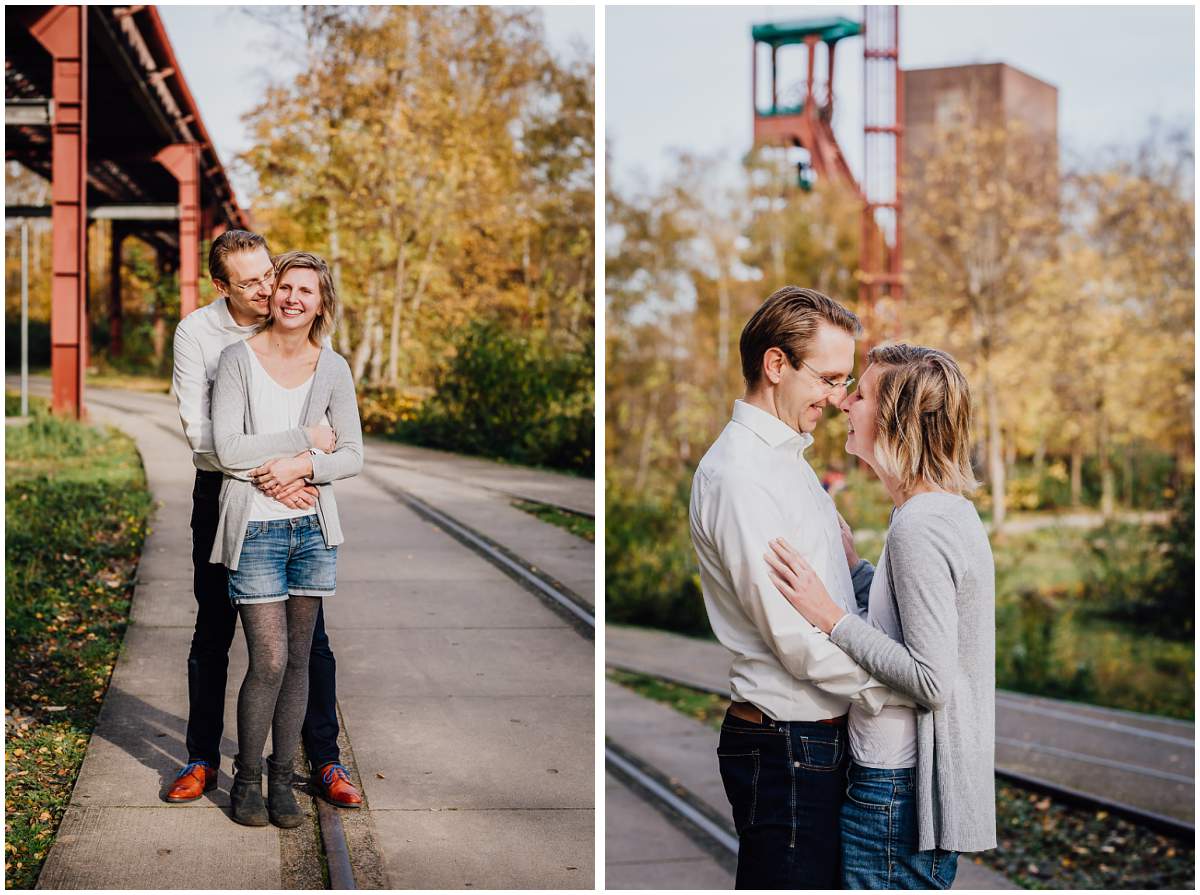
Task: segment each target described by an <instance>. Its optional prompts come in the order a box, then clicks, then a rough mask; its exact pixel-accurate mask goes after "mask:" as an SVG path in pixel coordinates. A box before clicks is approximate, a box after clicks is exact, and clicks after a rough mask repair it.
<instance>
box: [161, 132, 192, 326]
mask: <svg viewBox="0 0 1200 895" xmlns="http://www.w3.org/2000/svg"><path fill="white" fill-rule="evenodd" d="M154 160H155V161H156V162H158V163H159V164H161V165H162V166H163V167H164V168H166V169H167V170H168V171H170V172H171V173H172V174H173V175H174V176H175V179H176V180H178V181H179V319H180V320H182V319H183V318H184V317H186V316H187V315H188V314H190V313H192V311H194V310H196V305H197V304H198V303H199V299H200V145H199V144H198V143H172V144H171V145H170V146H168V147H166V148H165V149H163V150H162V151H161V152H159V153H158V155H156V156H155V157H154Z"/></svg>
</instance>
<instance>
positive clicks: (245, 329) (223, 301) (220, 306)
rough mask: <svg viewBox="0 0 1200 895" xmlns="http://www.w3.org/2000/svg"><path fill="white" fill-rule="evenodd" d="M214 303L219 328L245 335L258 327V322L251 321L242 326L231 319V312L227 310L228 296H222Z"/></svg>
mask: <svg viewBox="0 0 1200 895" xmlns="http://www.w3.org/2000/svg"><path fill="white" fill-rule="evenodd" d="M214 305H215V307H216V312H217V319H218V320H219V322H220V323H219V325H220V328H221V329H223V330H226V331H227V332H231V333H238V334H239V335H245V334H247V333H251V332H253V331H254V330H256V329H258V324H256V323H251V324H249V325H248V326H242V324H240V323H238V322H237V321H236V320H234V319H233V314H231V313H230V311H229V299H228V298H225V297H224V296H222V297H221V298H218V299H217V300H216V301H215V302H214Z"/></svg>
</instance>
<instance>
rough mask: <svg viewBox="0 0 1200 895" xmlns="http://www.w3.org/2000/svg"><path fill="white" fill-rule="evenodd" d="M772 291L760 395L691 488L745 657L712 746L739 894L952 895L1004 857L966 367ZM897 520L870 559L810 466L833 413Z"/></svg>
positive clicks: (817, 298)
mask: <svg viewBox="0 0 1200 895" xmlns="http://www.w3.org/2000/svg"><path fill="white" fill-rule="evenodd" d="M861 335H862V327H861V325H860V324H859V321H858V319H857V318H856V317H855V316H854V314H853V313H851V312H850V311H849V310H847V309H846V308H844V307H843V306H842V305H840V304H838V303H837V302H836V301H834V300H833V299H831V298H829V297H828V296H825V295H822V294H821V293H819V292H816V291H814V290H811V289H803V288H798V287H794V286H789V287H785V288H783V289H780V290H778V291H777V292H775V293H774V294H773V295H771V296H770V298H768V299H767V300H766V301H765V302H764V303H763V305H762V306H761V307H760V308H759V309H758V310H757V311H756V312H755V313H754V315H753V316H752V317H751V318H750V320H749V321H748V322H747V323H746V326H745V328H744V329H743V330H742V335H741V342H740V350H741V360H742V373H743V377H744V379H745V382H746V392H745V395H744V397H743V398H742V400H739V401H735V402H734V407H733V416H732V419H731V420H730V421H729V423H728V424H727V425H726V426H725V428H724V430H723V431H722V432H721V434H720V436H719V437H718V438H717V440H716V441H715V442H714V443H713V445H712V446H711V447H710V448H709V450H708V452H707V453H706V454H705V455H704V458H703V459H702V460H701V461H700V465H699V466H698V467H697V469H696V474H695V478H694V479H693V482H692V493H691V506H690V527H691V535H692V542H693V544H694V546H695V549H696V554H697V557H698V559H699V564H700V580H701V587H702V590H703V593H704V603H705V607H706V609H707V611H708V618H709V622H710V623H711V625H712V629H713V632H714V633H715V634H716V636H717V639H718V640H720V641H721V643H722V644H724V645H725V646H726V647H727V648H729V649H730V650H731V651H732V652H733V654H734V655H733V662H732V665H731V667H730V691H731V693H732V695H733V702H732V703H731V705H730V707H729V711H728V713H727V714H726V717H725V720H724V723H723V725H722V728H721V738H720V743H719V745H718V748H717V755H718V759H719V764H720V771H721V778H722V782H723V783H724V786H725V792H726V795H727V796H728V798H729V803H730V806H731V808H732V812H733V820H734V825H735V827H736V829H737V833H738V839H739V850H738V866H737V887H738V888H764V889H765V888H804V889H827V888H842V887H844V888H856V889H885V888H888V889H895V888H925V889H945V888H949V887H950V886H951V884H952V883H953V882H954V877H955V871H956V866H957V860H958V855H959V853H962V852H975V851H982V850H985V849H989V848H993V847H995V845H996V820H995V818H996V811H995V781H994V776H993V768H994V749H995V745H994V744H995V706H994V699H995V625H994V618H995V568H994V564H993V560H992V552H991V547H990V544H989V543H988V537H987V532H986V530H985V528H984V526H983V524H982V522H981V521H980V518H979V515H978V513H977V512H976V510H975V507H974V505H973V504H972V503H971V502H970V501H969V500H967V499H966V497H965V496H964V495H965V494H966V493H967V492H969V491H970V490H972V489H973V488H974V487H975V480H974V477H973V475H972V472H971V464H970V459H969V457H970V431H971V397H970V391H969V387H968V384H967V380H966V378H965V377H964V376H963V373H962V371H961V370H960V369H959V367H958V365H957V364H956V363H955V361H954V359H953V358H952V357H951V356H950V355H949V354H947V353H945V352H944V351H939V350H937V349H935V348H927V347H919V346H914V345H906V344H895V345H886V346H881V347H876V348H873V349H872V350H871V351H869V352H868V353H867V355H866V365H865V369H864V370H863V372H862V373H861V379H860V380H859V381H858V382H857V387H855V382H856V380H855V379H854V377H853V376H852V375H851V374H852V372H853V368H854V356H855V342H856V339H858V338H859V337H860V336H861ZM831 404H832V405H834V406H836V407H837V408H838V409H840V410H841V411H843V412H844V413H845V414H846V415H847V418H848V419H847V428H848V433H847V438H846V451H847V453H849V454H851V455H853V456H855V457H857V458H858V459H859V460H860V461H862V462H863V463H865V464H866V465H867V466H869V467H870V468H871V470H872V471H873V472H874V473H875V476H876V477H877V478H878V479H879V481H880V482H881V483H882V484H883V487H884V488H885V489H886V490H887V493H888V494H889V495H890V497H891V499H892V502H893V504H894V508H893V510H892V516H891V521H890V525H889V527H888V531H887V534H886V537H885V541H884V546H883V551H882V553H881V555H880V556H879V558H878V560H877V562H876V563H875V564H874V565H872V564H871V563H870V562H867V561H866V560H863V559H861V558H860V557H859V556H858V554H857V553H856V552H855V548H854V536H853V533H852V532H851V530H850V528H849V526H848V525H847V524H846V522H845V520H844V519H842V517H841V515H840V514H839V513H838V510H837V507H836V506H835V504H834V500H833V498H832V497H831V496H830V494H828V493H827V492H826V490H825V489H824V488H823V487H822V484H821V481H820V479H818V477H817V474H816V473H815V472H814V470H813V468H812V467H811V466H810V465H809V463H808V461H807V459H806V458H805V451H806V450H807V449H808V448H809V447H810V446H811V445H812V443H813V435H812V433H813V431H814V430H815V429H816V427H817V426H818V425H819V424H820V422H821V419H822V416H823V415H824V411H825V408H826V407H827V406H829V405H831Z"/></svg>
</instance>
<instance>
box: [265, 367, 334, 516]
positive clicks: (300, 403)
mask: <svg viewBox="0 0 1200 895" xmlns="http://www.w3.org/2000/svg"><path fill="white" fill-rule="evenodd" d="M250 358H251V361H250V364H251V376H250V395H249V398H250V405H251V407H253V409H254V419H255V420H257V421H258V423H259V428H260V429H261V431H263V432H286V431H287V430H288V429H295V428H296V427H297V426H299V425H300V412H301V411H302V410H303V409H304V402H305V401H307V400H308V393H309V391H310V390H311V389H312V383H313V377H312V376H309V377H308V379H307V380H305V381H304V382H302V383H301V384H300V385H298V386H296V387H295V388H284V387H283V386H282V385H280V384H279V383H278V382H276V381H275V380H274V379H272V378H271V374H270V373H268V372H267V371H266V369H265V368H264V367H263V365H262V362H261V361H259V359H258V355H257V354H255V353H254V349H253V348H251V349H250ZM322 423H323V424H325V425H328V424H327V423H325V420H324V419H322ZM316 511H317V508H316V507H315V506H313V507H309V508H307V509H300V510H293V509H290V508H288V507H286V506H284V505H283V504H281V503H280V502H279V501H277V500H275V499H274V498H273V497H267V496H266V495H265V494H263V493H262V492H261V491H259V490H258V489H257V488H256V489H255V490H254V505H253V506H252V507H251V509H250V521H251V522H269V521H271V520H273V519H296V518H298V517H300V516H311V515H312V514H313V513H315V512H316Z"/></svg>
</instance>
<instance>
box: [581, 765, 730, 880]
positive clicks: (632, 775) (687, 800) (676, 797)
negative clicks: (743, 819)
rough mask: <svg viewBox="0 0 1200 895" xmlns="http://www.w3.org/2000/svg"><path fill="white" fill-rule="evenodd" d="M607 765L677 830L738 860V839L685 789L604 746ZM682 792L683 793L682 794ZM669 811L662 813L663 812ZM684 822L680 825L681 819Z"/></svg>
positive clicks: (727, 856)
mask: <svg viewBox="0 0 1200 895" xmlns="http://www.w3.org/2000/svg"><path fill="white" fill-rule="evenodd" d="M604 763H605V765H606V766H607V767H608V769H609V770H610V771H612V772H614V773H615V774H616V776H617V777H618V778H620V779H621V781H622V782H624V783H625V784H626V785H628V786H629V787H630V788H631V789H633V790H634V791H635V792H637V793H638V794H639V795H641V796H642V797H643V798H644V799H646V801H649V802H650V803H651V805H652V806H653V807H654V808H656V809H657V810H658V811H659V812H660V813H666V814H667V815H668V819H670V820H672V821H675V823H676V826H683V827H684V831H685V832H687V833H690V834H691V835H692V838H693V839H700V840H701V841H700V842H699V843H698V844H700V845H702V846H704V847H705V848H706V850H707V851H708V852H710V853H712V854H714V855H715V856H718V857H720V858H724V859H726V860H728V858H729V857H731V856H732V857H734V858H736V857H737V852H738V838H737V836H736V835H735V834H734V833H732V832H730V830H729V828H728V827H727V826H725V825H724V824H723V823H721V822H720V821H717V820H715V819H714V818H713V817H712V814H711V809H709V808H708V807H707V806H706V805H704V803H703V802H701V801H700V800H699V799H698V798H696V797H695V796H693V795H692V794H691V793H690V792H689V791H687V790H686V789H683V788H682V787H678V786H677V787H676V788H674V789H672V787H671V786H670V785H669V784H668V783H667V782H666V778H665V777H664V776H663V775H662V774H661V773H659V772H658V771H657V770H655V769H653V768H650V767H649V766H648V765H646V764H644V763H643V762H640V761H638V760H637V759H635V758H634V757H633V756H632V755H630V754H629V753H627V752H626V751H625V750H624V749H622V748H621V747H620V746H616V745H614V744H613V743H611V742H606V743H605V744H604ZM681 790H682V791H681ZM664 806H665V807H666V808H668V809H669V811H667V812H663V811H662V808H663V807H664ZM679 818H682V820H683V821H684V822H685V823H684V824H680V823H679V822H678V819H679Z"/></svg>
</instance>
